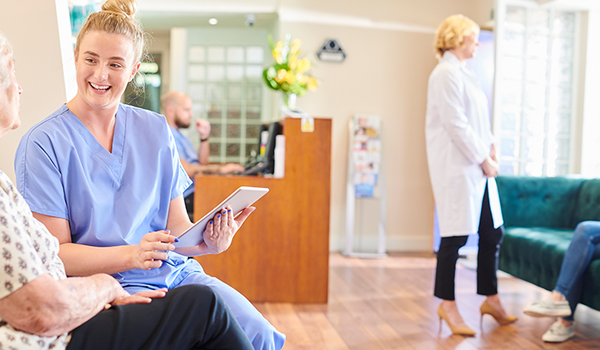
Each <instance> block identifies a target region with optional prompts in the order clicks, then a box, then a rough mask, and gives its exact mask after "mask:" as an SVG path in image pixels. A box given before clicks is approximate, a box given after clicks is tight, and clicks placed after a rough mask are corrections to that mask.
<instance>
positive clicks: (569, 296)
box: [554, 221, 600, 321]
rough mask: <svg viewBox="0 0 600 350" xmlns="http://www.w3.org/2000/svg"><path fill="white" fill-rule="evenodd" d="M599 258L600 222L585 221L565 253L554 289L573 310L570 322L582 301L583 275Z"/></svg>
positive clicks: (580, 224)
mask: <svg viewBox="0 0 600 350" xmlns="http://www.w3.org/2000/svg"><path fill="white" fill-rule="evenodd" d="M598 258H600V222H598V221H584V222H581V223H579V225H577V227H576V228H575V232H574V233H573V238H572V239H571V244H570V245H569V248H568V249H567V252H566V253H565V257H564V259H563V262H562V266H561V268H560V274H559V275H558V281H556V287H555V288H554V290H555V291H556V292H558V293H560V294H562V295H563V296H564V297H565V298H566V300H567V301H568V302H569V306H570V308H571V316H568V318H567V319H568V320H569V321H572V320H573V313H574V312H575V308H576V307H577V304H578V303H579V300H580V299H581V292H582V287H583V278H582V276H583V273H584V272H585V270H587V268H588V266H590V263H591V262H592V260H593V259H598Z"/></svg>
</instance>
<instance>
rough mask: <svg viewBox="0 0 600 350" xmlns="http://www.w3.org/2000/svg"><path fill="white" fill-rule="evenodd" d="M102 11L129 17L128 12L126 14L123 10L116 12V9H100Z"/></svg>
mask: <svg viewBox="0 0 600 350" xmlns="http://www.w3.org/2000/svg"><path fill="white" fill-rule="evenodd" d="M102 12H105V13H111V14H113V15H119V16H123V17H125V18H130V17H129V15H128V14H126V13H125V12H116V11H110V10H102Z"/></svg>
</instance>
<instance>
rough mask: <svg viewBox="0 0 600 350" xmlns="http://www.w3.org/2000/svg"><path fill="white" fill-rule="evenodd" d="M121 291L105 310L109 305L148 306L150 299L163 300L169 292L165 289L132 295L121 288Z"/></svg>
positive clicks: (107, 306)
mask: <svg viewBox="0 0 600 350" xmlns="http://www.w3.org/2000/svg"><path fill="white" fill-rule="evenodd" d="M121 291H122V292H121V295H119V296H118V298H117V299H115V300H113V301H112V302H111V303H110V304H107V305H106V306H105V308H109V306H110V305H129V304H150V303H151V302H152V299H159V298H164V297H165V296H166V295H167V292H168V291H169V290H168V289H167V288H160V289H155V290H148V291H143V292H139V293H135V294H133V295H131V294H129V293H128V292H127V291H126V290H125V289H123V288H121Z"/></svg>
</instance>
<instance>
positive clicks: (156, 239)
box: [131, 230, 175, 270]
mask: <svg viewBox="0 0 600 350" xmlns="http://www.w3.org/2000/svg"><path fill="white" fill-rule="evenodd" d="M174 242H175V237H174V236H171V235H170V234H169V231H168V230H167V231H155V232H150V233H147V234H146V235H144V237H142V240H141V241H140V243H139V244H137V245H134V246H131V247H133V253H132V257H131V259H132V262H133V265H134V266H135V267H136V268H138V269H144V270H149V269H155V268H158V267H161V265H162V260H167V259H168V258H169V254H167V253H166V251H170V250H175V246H174V245H173V244H172V243H174Z"/></svg>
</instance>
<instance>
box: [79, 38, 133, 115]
mask: <svg viewBox="0 0 600 350" xmlns="http://www.w3.org/2000/svg"><path fill="white" fill-rule="evenodd" d="M75 61H76V65H77V89H78V92H77V97H78V98H81V99H83V101H84V102H85V103H86V104H87V105H88V106H89V107H91V108H92V109H104V108H111V107H115V106H117V105H118V104H119V101H120V100H121V95H123V92H124V91H125V88H126V87H127V83H128V82H129V81H130V80H131V79H132V78H133V77H134V76H135V73H136V72H137V68H138V67H139V63H136V62H134V49H133V43H132V42H131V40H129V39H128V38H127V37H125V36H123V35H119V34H110V33H106V32H101V31H90V32H88V33H87V34H86V35H85V37H84V38H83V39H82V40H81V43H80V45H79V52H76V53H75Z"/></svg>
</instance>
